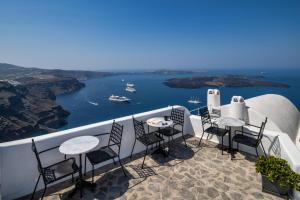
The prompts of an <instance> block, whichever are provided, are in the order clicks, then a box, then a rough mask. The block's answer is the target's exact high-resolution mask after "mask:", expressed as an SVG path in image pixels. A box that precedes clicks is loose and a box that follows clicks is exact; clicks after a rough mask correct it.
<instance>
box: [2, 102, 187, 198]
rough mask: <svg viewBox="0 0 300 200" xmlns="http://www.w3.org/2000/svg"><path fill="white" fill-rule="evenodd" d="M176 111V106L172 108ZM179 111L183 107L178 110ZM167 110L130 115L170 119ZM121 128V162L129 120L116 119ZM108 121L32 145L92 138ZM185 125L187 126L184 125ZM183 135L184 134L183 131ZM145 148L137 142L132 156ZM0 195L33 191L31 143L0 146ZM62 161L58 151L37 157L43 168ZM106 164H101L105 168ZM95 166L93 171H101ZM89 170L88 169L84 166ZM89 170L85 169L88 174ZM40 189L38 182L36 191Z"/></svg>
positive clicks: (128, 141)
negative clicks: (167, 117) (90, 136)
mask: <svg viewBox="0 0 300 200" xmlns="http://www.w3.org/2000/svg"><path fill="white" fill-rule="evenodd" d="M174 107H180V106H174ZM182 108H183V107H182ZM184 109H185V110H186V120H185V127H186V128H185V129H188V127H189V125H188V124H189V111H188V110H187V109H186V108H184ZM170 111H171V107H166V108H162V109H158V110H153V111H149V112H145V113H140V114H136V115H134V116H135V118H137V119H138V120H146V119H149V118H151V117H154V116H165V115H170ZM116 122H119V123H121V124H123V125H124V132H123V138H122V146H121V155H120V156H121V158H125V157H128V156H129V155H130V153H131V149H132V147H133V142H134V129H133V123H132V116H126V117H122V118H118V119H116ZM111 124H112V120H108V121H103V122H99V123H95V124H90V125H87V126H82V127H78V128H73V129H69V130H64V131H60V132H56V133H51V134H47V135H43V136H38V137H35V138H34V139H35V141H36V145H37V148H38V149H39V151H42V150H44V149H47V148H51V147H55V146H59V145H60V144H61V143H63V142H64V141H66V140H68V139H70V138H73V137H76V136H82V135H95V134H97V133H104V132H110V129H111ZM186 124H187V125H186ZM185 132H187V131H186V130H185ZM107 141H108V136H106V137H104V138H103V139H102V140H101V142H100V144H99V147H100V146H103V145H105V144H107ZM144 150H145V147H144V146H143V145H142V144H140V143H139V142H137V143H136V146H135V151H134V153H139V152H141V151H144ZM0 154H1V157H0V159H1V161H0V175H2V176H0V178H1V179H0V183H1V188H0V189H1V190H0V192H1V193H0V195H2V199H4V200H5V199H14V198H18V197H21V196H24V195H27V194H30V193H31V192H32V190H33V188H34V184H35V183H36V180H37V178H38V170H37V163H36V158H35V157H34V154H33V152H32V151H31V139H23V140H18V141H13V142H7V143H2V144H0ZM62 159H64V155H62V154H61V153H60V152H59V151H58V149H56V150H52V151H50V152H47V153H45V154H41V160H42V162H43V164H44V165H45V166H46V165H48V164H52V163H55V162H58V161H59V160H62ZM108 163H110V162H107V163H104V165H105V164H108ZM101 166H102V165H98V166H96V167H101ZM88 167H89V165H88ZM89 169H90V168H88V170H89ZM42 186H43V183H42V181H40V184H39V189H40V188H41V187H42Z"/></svg>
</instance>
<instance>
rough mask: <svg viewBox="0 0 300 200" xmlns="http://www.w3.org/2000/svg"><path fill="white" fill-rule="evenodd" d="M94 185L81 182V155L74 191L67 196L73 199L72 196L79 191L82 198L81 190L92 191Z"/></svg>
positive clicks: (80, 156) (80, 155)
mask: <svg viewBox="0 0 300 200" xmlns="http://www.w3.org/2000/svg"><path fill="white" fill-rule="evenodd" d="M95 186H96V184H95V183H90V182H87V181H85V180H83V176H82V154H79V179H78V180H77V183H76V185H75V189H74V190H73V191H72V192H71V193H70V194H69V197H73V196H74V194H75V193H76V192H77V191H78V190H79V191H80V198H82V197H83V188H85V187H87V188H90V189H91V190H93V189H94V188H95Z"/></svg>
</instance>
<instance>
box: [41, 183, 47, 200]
mask: <svg viewBox="0 0 300 200" xmlns="http://www.w3.org/2000/svg"><path fill="white" fill-rule="evenodd" d="M46 190H47V185H46V184H45V188H44V191H43V194H42V197H41V200H43V198H44V196H45V193H46Z"/></svg>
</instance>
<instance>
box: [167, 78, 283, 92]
mask: <svg viewBox="0 0 300 200" xmlns="http://www.w3.org/2000/svg"><path fill="white" fill-rule="evenodd" d="M263 78H264V77H263V76H242V75H226V76H197V77H186V78H172V79H168V80H166V81H165V82H164V84H165V85H166V86H168V87H171V88H188V89H196V88H200V87H255V86H264V87H282V88H287V87H289V85H287V84H285V83H278V82H270V81H265V80H263Z"/></svg>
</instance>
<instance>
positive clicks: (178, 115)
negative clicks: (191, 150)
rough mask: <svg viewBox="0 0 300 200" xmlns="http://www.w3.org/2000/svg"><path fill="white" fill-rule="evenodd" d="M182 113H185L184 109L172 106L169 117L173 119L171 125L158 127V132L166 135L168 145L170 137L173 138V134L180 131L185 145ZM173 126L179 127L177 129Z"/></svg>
mask: <svg viewBox="0 0 300 200" xmlns="http://www.w3.org/2000/svg"><path fill="white" fill-rule="evenodd" d="M184 113H185V111H184V110H181V109H178V108H173V107H172V110H171V116H170V119H171V120H172V121H173V125H172V126H171V127H168V128H164V129H159V130H158V131H157V132H158V133H159V134H161V135H163V136H166V137H168V143H169V145H170V141H171V140H170V138H171V139H172V141H173V140H174V138H173V136H174V135H177V134H179V133H181V134H182V138H183V141H184V144H185V146H186V147H187V144H186V141H185V138H184V135H183V126H184ZM175 127H179V129H177V128H175Z"/></svg>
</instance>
